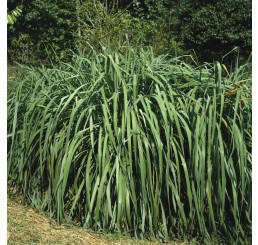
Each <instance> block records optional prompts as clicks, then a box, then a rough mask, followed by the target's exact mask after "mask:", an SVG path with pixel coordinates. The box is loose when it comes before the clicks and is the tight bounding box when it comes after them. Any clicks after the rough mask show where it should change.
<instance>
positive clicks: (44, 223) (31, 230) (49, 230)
mask: <svg viewBox="0 0 258 245" xmlns="http://www.w3.org/2000/svg"><path fill="white" fill-rule="evenodd" d="M7 239H8V242H7V244H8V245H9V244H26V245H27V244H67V245H73V244H74V245H75V244H87V245H93V244H94V245H106V244H107V245H108V244H109V245H110V244H116V245H119V244H121V245H125V244H134V245H136V244H145V245H157V244H160V243H156V242H148V241H143V240H137V239H132V238H126V237H117V236H116V235H98V234H96V233H91V232H90V231H89V232H88V231H85V230H83V229H82V228H79V227H75V226H72V225H68V224H63V225H57V224H56V222H55V221H52V224H51V225H50V222H49V218H48V217H47V216H45V215H43V214H39V213H37V212H36V211H35V210H33V209H32V208H30V207H25V206H22V205H21V204H19V200H14V199H10V198H7ZM169 244H171V245H172V244H174V245H179V244H182V245H183V244H186V243H169Z"/></svg>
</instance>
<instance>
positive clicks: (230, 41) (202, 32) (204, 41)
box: [173, 0, 252, 61]
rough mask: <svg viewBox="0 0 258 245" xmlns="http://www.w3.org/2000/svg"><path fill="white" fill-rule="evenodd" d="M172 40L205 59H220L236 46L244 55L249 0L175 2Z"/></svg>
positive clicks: (247, 43) (248, 48)
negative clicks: (181, 43) (173, 37)
mask: <svg viewBox="0 0 258 245" xmlns="http://www.w3.org/2000/svg"><path fill="white" fill-rule="evenodd" d="M173 13H174V14H176V15H177V19H178V22H177V23H176V24H175V26H174V28H175V29H177V36H176V40H178V41H179V40H180V41H182V42H183V43H184V44H185V48H186V49H194V50H195V51H196V53H197V54H198V56H199V58H201V59H202V60H205V61H212V59H221V57H222V56H223V55H225V54H226V53H228V52H230V51H231V50H232V49H233V48H235V47H238V48H239V50H240V51H241V53H242V54H243V55H245V56H248V55H249V54H250V52H251V45H252V43H251V40H252V26H251V25H252V2H251V0H241V1H240V0H234V1H233V0H228V1H225V0H218V1H207V0H206V1H205V0H204V1H200V0H199V1H190V0H182V1H180V2H178V4H177V5H176V11H174V12H173Z"/></svg>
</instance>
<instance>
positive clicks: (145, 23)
mask: <svg viewBox="0 0 258 245" xmlns="http://www.w3.org/2000/svg"><path fill="white" fill-rule="evenodd" d="M17 6H22V11H23V12H22V15H21V16H20V17H19V19H18V21H17V22H16V23H14V24H13V25H12V28H8V57H9V59H10V60H16V61H17V60H18V61H21V62H24V63H35V62H36V63H40V62H43V60H48V58H51V59H52V60H55V61H57V60H58V59H60V58H64V57H66V55H67V53H68V52H69V50H70V49H72V50H76V49H77V47H78V45H79V46H80V47H81V48H82V47H87V45H86V42H89V43H90V44H91V45H93V46H94V47H98V46H99V43H100V42H101V43H102V44H104V45H107V44H108V42H111V44H113V46H114V47H115V46H116V40H118V39H119V38H121V39H124V35H125V34H127V36H128V38H129V40H130V43H131V44H132V45H133V44H135V43H137V41H138V40H139V39H141V41H142V43H143V44H144V45H151V46H153V47H154V52H155V53H158V54H161V53H162V52H166V53H170V54H171V55H178V54H182V53H184V54H186V53H192V54H194V55H195V56H196V57H197V58H198V60H199V61H200V62H203V61H205V62H207V61H208V62H212V61H213V60H218V61H222V57H223V56H224V55H226V54H227V53H229V52H230V51H231V50H232V49H233V48H235V51H237V52H233V53H231V55H230V56H228V57H227V60H223V61H224V62H228V63H229V64H230V62H231V61H232V60H234V58H235V57H236V56H237V54H238V53H239V52H240V56H241V57H243V60H244V59H246V58H247V57H248V56H249V54H250V52H251V35H252V33H251V29H252V28H251V23H252V21H251V17H252V1H251V0H241V1H240V0H229V1H224V0H219V1H203V0H198V1H191V0H180V1H178V0H174V1H168V0H161V1H156V0H141V1H138V0H130V1H129V0H126V1H120V0H112V1H110V0H109V1H104V0H87V1H82V0H72V1H67V0H64V1H58V0H53V1H49V0H8V9H9V10H12V9H15V8H16V7H17ZM110 39H111V40H110ZM45 49H47V51H48V52H46V50H45Z"/></svg>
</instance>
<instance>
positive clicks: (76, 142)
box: [8, 46, 252, 243]
mask: <svg viewBox="0 0 258 245" xmlns="http://www.w3.org/2000/svg"><path fill="white" fill-rule="evenodd" d="M122 50H123V51H121V52H120V51H119V49H118V51H112V50H110V49H109V48H104V47H103V48H102V51H95V50H92V51H91V52H90V53H87V54H81V55H74V56H73V58H72V61H71V63H69V64H68V63H63V64H61V65H60V66H56V67H53V68H44V67H42V68H27V70H28V72H29V76H28V79H27V80H24V81H23V82H21V83H20V84H19V86H18V87H17V89H16V91H15V92H14V93H11V94H9V100H8V180H9V184H10V186H14V187H15V188H18V189H19V190H20V191H21V193H22V200H23V202H24V203H25V202H29V203H31V204H32V205H34V206H35V207H36V208H37V209H38V210H42V211H48V212H49V213H50V217H51V218H54V219H56V220H57V222H58V223H61V222H63V221H64V220H66V221H68V222H71V221H72V220H75V219H76V221H77V222H78V223H79V224H80V225H81V226H83V227H84V228H90V229H92V230H95V231H99V230H103V231H105V232H128V233H129V234H132V235H133V236H136V237H146V236H147V237H155V239H158V240H163V241H169V240H170V239H171V238H172V237H179V236H181V237H186V236H197V237H202V239H203V241H204V239H205V237H208V239H210V235H209V234H212V233H216V232H217V234H218V233H221V234H222V236H225V237H226V239H228V240H229V241H230V242H231V243H232V242H233V243H245V242H247V241H248V232H249V231H250V229H251V217H252V216H251V215H252V212H251V198H252V194H251V185H252V177H251V167H252V160H251V159H252V155H251V140H252V138H251V135H252V130H251V119H252V113H251V108H252V105H251V89H250V88H251V86H252V84H251V69H250V67H251V66H250V64H249V63H247V64H245V65H243V66H241V67H238V68H236V69H235V70H234V71H232V72H231V74H229V72H228V70H227V69H226V68H225V66H223V65H221V64H219V63H215V64H213V65H210V68H208V65H207V64H206V65H205V66H200V67H192V66H190V65H188V64H186V63H184V62H183V61H182V59H180V58H172V59H170V58H169V57H167V56H158V57H155V56H154V54H153V52H152V49H151V48H149V49H147V50H144V49H143V48H141V47H138V48H133V47H130V46H127V47H126V48H124V47H123V49H122ZM25 200H26V201H25ZM229 224H230V225H229Z"/></svg>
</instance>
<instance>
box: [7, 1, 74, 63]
mask: <svg viewBox="0 0 258 245" xmlns="http://www.w3.org/2000/svg"><path fill="white" fill-rule="evenodd" d="M22 4H23V14H22V16H21V17H20V18H19V21H18V22H17V23H16V24H15V25H14V28H13V29H12V30H10V29H8V49H9V57H10V55H11V53H14V52H16V55H17V56H16V57H17V58H18V60H19V59H20V60H19V61H20V62H25V63H30V60H29V59H27V60H23V59H21V56H19V52H20V50H21V49H22V44H24V45H26V48H27V49H28V50H29V52H32V53H35V56H38V57H39V58H40V59H41V60H47V59H51V60H54V61H57V60H58V59H59V58H63V57H64V56H65V53H66V52H67V51H68V50H69V49H73V48H74V47H75V46H74V44H75V40H76V38H77V33H76V30H77V25H76V16H75V14H74V13H75V4H74V2H73V1H57V0H54V1H52V0H33V1H31V0H23V1H22ZM21 36H23V37H25V36H26V40H24V39H23V40H22V41H21ZM14 40H16V41H15V42H16V45H14ZM17 42H18V43H17ZM46 49H47V52H46ZM10 58H14V57H10ZM16 60H17V59H16ZM33 61H34V59H32V60H31V63H33Z"/></svg>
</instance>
